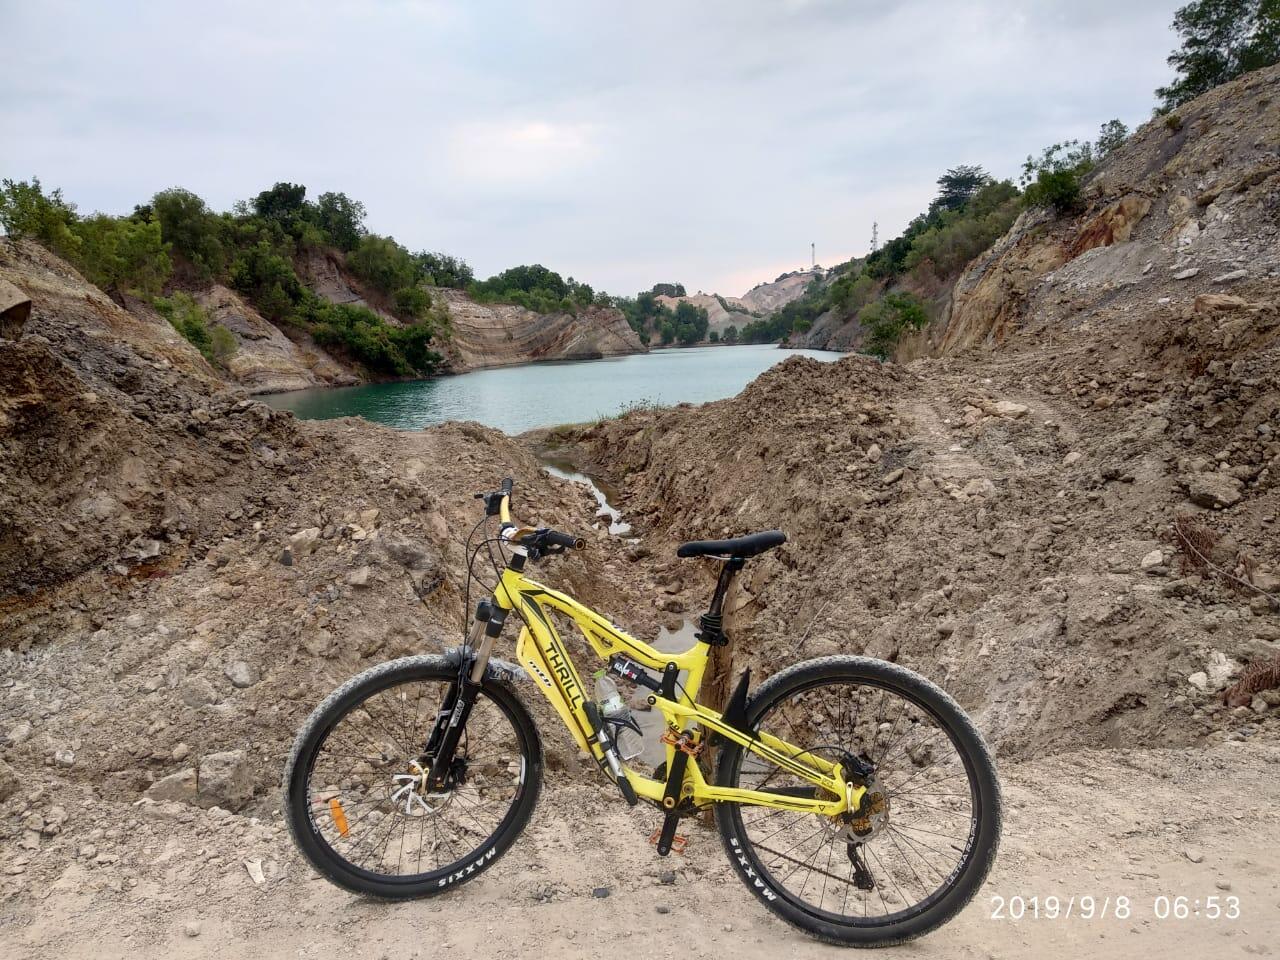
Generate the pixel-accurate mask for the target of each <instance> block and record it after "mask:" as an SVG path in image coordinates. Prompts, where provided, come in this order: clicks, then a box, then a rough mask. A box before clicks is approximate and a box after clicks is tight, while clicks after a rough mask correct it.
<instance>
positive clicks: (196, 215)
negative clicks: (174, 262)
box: [134, 187, 226, 278]
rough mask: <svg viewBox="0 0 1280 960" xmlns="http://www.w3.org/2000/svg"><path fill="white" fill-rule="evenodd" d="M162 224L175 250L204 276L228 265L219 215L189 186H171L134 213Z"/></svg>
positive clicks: (161, 230) (164, 232)
mask: <svg viewBox="0 0 1280 960" xmlns="http://www.w3.org/2000/svg"><path fill="white" fill-rule="evenodd" d="M148 214H150V216H151V217H154V218H155V219H156V220H157V221H158V222H159V224H160V236H161V238H162V239H163V240H164V242H165V243H167V244H169V246H170V247H172V248H173V250H174V252H175V253H177V254H179V255H180V256H182V257H183V259H185V260H186V261H187V262H188V263H190V264H191V265H192V266H193V267H195V268H196V272H197V273H199V274H200V276H201V277H202V278H208V277H211V276H214V275H216V274H220V273H221V272H222V271H223V270H224V269H225V268H226V252H225V250H224V249H223V246H222V242H221V240H219V238H218V227H219V224H218V218H217V217H216V216H215V215H214V214H213V212H212V211H211V210H210V209H209V208H208V206H206V205H205V202H204V201H203V200H201V199H200V198H199V197H198V196H196V195H195V194H194V193H192V192H191V191H190V190H183V189H182V188H181V187H171V188H170V189H168V190H161V191H160V192H159V193H157V194H156V195H155V196H154V197H152V198H151V203H150V204H148V205H147V206H146V207H138V208H135V210H134V215H135V216H136V217H140V218H141V219H144V220H145V219H149V217H148Z"/></svg>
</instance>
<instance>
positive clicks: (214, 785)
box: [196, 750, 253, 811]
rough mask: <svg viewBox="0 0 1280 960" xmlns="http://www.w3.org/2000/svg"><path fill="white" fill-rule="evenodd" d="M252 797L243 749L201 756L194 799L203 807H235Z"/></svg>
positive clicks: (233, 808)
mask: <svg viewBox="0 0 1280 960" xmlns="http://www.w3.org/2000/svg"><path fill="white" fill-rule="evenodd" d="M252 797H253V779H252V777H251V776H250V773H249V763H248V760H247V759H246V758H245V753H244V751H243V750H227V751H225V752H223V753H211V754H208V755H207V756H204V757H202V758H201V759H200V767H199V770H198V772H197V775H196V800H197V802H198V803H199V804H200V806H202V807H222V808H223V809H226V810H231V811H236V810H239V809H240V808H241V807H243V806H244V805H245V804H246V803H248V802H249V800H250V799H252Z"/></svg>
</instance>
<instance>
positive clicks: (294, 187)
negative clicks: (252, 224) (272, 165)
mask: <svg viewBox="0 0 1280 960" xmlns="http://www.w3.org/2000/svg"><path fill="white" fill-rule="evenodd" d="M251 206H252V207H253V212H254V213H256V214H257V215H258V216H260V217H262V218H263V219H264V220H275V221H277V222H279V223H280V224H281V225H282V226H283V227H284V228H285V229H286V230H289V229H290V228H291V227H293V226H294V224H295V223H296V222H297V221H298V220H300V219H304V218H305V213H306V207H307V188H306V187H305V186H303V185H302V184H300V183H277V184H276V185H275V186H274V187H272V188H271V189H270V190H263V191H262V192H261V193H260V194H258V195H257V196H256V197H254V198H253V201H252V203H251Z"/></svg>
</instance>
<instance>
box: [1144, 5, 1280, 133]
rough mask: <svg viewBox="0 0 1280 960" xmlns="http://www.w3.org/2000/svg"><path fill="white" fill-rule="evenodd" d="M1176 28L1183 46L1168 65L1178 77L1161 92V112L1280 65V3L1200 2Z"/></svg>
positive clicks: (1182, 14) (1179, 17)
mask: <svg viewBox="0 0 1280 960" xmlns="http://www.w3.org/2000/svg"><path fill="white" fill-rule="evenodd" d="M1173 28H1174V30H1176V31H1177V32H1178V35H1179V36H1180V37H1181V38H1182V46H1181V48H1179V49H1178V50H1175V51H1174V52H1173V53H1171V54H1170V55H1169V58H1168V61H1167V62H1168V64H1169V66H1171V67H1173V69H1174V72H1175V73H1176V74H1177V76H1176V78H1175V79H1174V81H1173V82H1172V83H1171V84H1169V86H1167V87H1160V88H1159V89H1157V90H1156V96H1157V97H1159V98H1160V101H1161V102H1160V107H1159V108H1158V109H1157V112H1165V113H1167V112H1168V111H1170V110H1172V109H1174V108H1175V107H1179V106H1181V105H1182V104H1184V103H1187V102H1188V101H1190V100H1194V99H1195V98H1196V97H1198V96H1200V94H1202V93H1205V92H1207V91H1209V90H1212V89H1213V88H1214V87H1216V86H1218V84H1221V83H1226V82H1227V81H1228V80H1233V79H1235V78H1236V77H1238V76H1240V75H1241V74H1243V73H1248V72H1249V71H1250V70H1258V69H1260V68H1262V67H1266V66H1270V65H1271V64H1273V63H1276V62H1277V61H1280V0H1195V2H1194V3H1189V4H1187V5H1186V6H1185V7H1182V8H1181V9H1179V10H1178V11H1177V13H1175V14H1174V15H1173Z"/></svg>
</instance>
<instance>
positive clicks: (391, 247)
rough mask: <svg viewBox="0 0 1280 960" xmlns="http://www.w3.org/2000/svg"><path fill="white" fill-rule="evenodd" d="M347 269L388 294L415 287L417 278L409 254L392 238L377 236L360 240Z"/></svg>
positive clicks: (372, 235)
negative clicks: (402, 288) (403, 288)
mask: <svg viewBox="0 0 1280 960" xmlns="http://www.w3.org/2000/svg"><path fill="white" fill-rule="evenodd" d="M347 266H348V267H350V268H351V272H352V273H354V274H355V275H356V276H357V277H359V278H360V279H361V280H364V281H365V282H366V283H368V284H370V285H371V286H373V287H375V288H376V289H378V290H381V291H382V292H383V293H388V294H391V293H394V292H395V291H397V290H399V289H400V288H401V287H409V286H412V285H413V283H414V280H415V278H416V276H417V269H416V267H415V265H414V261H413V258H412V257H411V256H410V255H409V251H408V250H406V249H405V248H404V247H402V246H400V244H398V243H396V241H395V240H394V239H392V238H391V237H380V236H378V235H377V234H376V233H366V234H365V235H364V236H363V237H361V238H360V245H359V246H357V247H356V249H355V250H353V251H351V253H349V254H348V255H347Z"/></svg>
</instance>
